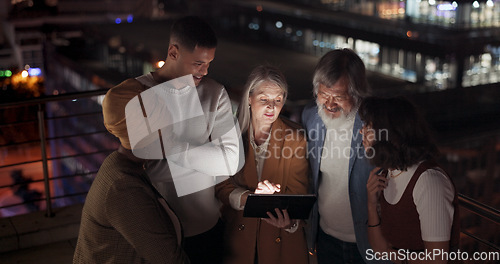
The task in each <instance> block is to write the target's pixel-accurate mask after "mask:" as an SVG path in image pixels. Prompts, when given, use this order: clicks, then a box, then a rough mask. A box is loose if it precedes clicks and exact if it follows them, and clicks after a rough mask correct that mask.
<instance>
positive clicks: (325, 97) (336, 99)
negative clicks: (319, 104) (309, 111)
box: [318, 91, 349, 103]
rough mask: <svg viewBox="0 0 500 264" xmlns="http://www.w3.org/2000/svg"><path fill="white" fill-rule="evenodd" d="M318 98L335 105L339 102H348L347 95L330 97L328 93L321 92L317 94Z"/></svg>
mask: <svg viewBox="0 0 500 264" xmlns="http://www.w3.org/2000/svg"><path fill="white" fill-rule="evenodd" d="M318 97H320V98H321V99H323V100H325V101H334V102H336V103H341V102H344V101H347V100H349V96H347V95H332V94H328V93H326V92H323V91H319V92H318Z"/></svg>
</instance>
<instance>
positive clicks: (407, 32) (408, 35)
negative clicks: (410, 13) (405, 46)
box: [406, 30, 412, 38]
mask: <svg viewBox="0 0 500 264" xmlns="http://www.w3.org/2000/svg"><path fill="white" fill-rule="evenodd" d="M406 36H407V37H409V38H411V36H412V33H411V31H410V30H408V31H406Z"/></svg>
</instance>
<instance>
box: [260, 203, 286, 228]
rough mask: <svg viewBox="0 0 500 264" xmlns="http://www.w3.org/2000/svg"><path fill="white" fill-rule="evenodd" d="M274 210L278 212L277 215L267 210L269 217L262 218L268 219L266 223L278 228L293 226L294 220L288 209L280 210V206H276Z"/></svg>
mask: <svg viewBox="0 0 500 264" xmlns="http://www.w3.org/2000/svg"><path fill="white" fill-rule="evenodd" d="M274 211H275V212H276V216H277V217H275V216H274V215H273V214H272V213H271V212H267V215H268V216H269V218H262V220H264V221H266V223H268V224H270V225H272V226H275V227H277V228H285V229H286V228H290V227H291V226H292V221H291V220H290V217H289V216H288V212H287V211H286V209H283V210H280V209H278V208H274Z"/></svg>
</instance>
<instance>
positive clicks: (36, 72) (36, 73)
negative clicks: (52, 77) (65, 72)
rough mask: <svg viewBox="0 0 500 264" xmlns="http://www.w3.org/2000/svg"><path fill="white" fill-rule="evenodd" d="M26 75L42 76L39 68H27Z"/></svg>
mask: <svg viewBox="0 0 500 264" xmlns="http://www.w3.org/2000/svg"><path fill="white" fill-rule="evenodd" d="M28 74H29V75H30V76H40V75H42V70H41V69H40V68H29V69H28Z"/></svg>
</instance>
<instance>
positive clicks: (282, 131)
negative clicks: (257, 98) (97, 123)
mask: <svg viewBox="0 0 500 264" xmlns="http://www.w3.org/2000/svg"><path fill="white" fill-rule="evenodd" d="M285 122H286V123H285ZM271 133H272V134H271V139H270V142H269V146H268V151H270V156H269V158H268V159H266V161H265V163H264V167H263V169H262V179H261V180H262V181H263V180H269V181H270V182H272V183H275V184H278V183H279V184H281V193H284V194H306V193H307V187H308V178H307V173H308V162H307V159H306V152H307V147H306V138H305V136H304V133H303V131H301V130H300V129H299V127H298V125H297V124H294V123H292V122H290V121H286V120H283V119H281V118H278V119H277V120H276V121H275V122H274V123H273V126H272V131H271ZM246 140H247V141H248V138H246ZM247 146H248V150H247V151H246V157H245V166H244V167H243V168H242V169H241V171H240V172H238V173H237V174H236V175H234V176H233V177H231V178H230V179H229V180H227V181H225V182H222V183H220V184H219V185H217V186H216V190H215V191H216V195H217V197H218V198H219V199H220V200H221V201H222V203H223V207H222V217H223V219H224V220H225V222H226V234H225V236H226V239H225V241H226V242H227V250H226V253H227V255H228V256H227V258H226V260H227V261H226V263H237V264H246V263H248V264H254V263H255V262H254V257H255V256H256V255H257V256H258V263H259V264H268V263H269V264H271V263H272V264H276V263H287V264H288V263H300V264H302V263H308V255H307V244H306V239H305V234H304V222H303V221H301V222H300V225H299V228H298V229H297V231H296V232H294V233H289V232H287V231H285V230H284V229H280V228H276V227H274V226H272V225H270V224H268V223H266V222H265V221H262V220H260V219H259V218H244V217H243V211H237V210H234V209H233V208H232V207H231V206H230V203H229V194H230V193H231V192H232V191H233V190H234V189H235V188H237V187H242V188H244V189H248V190H250V191H251V192H253V191H254V190H255V188H257V184H258V179H257V169H256V163H255V155H254V150H253V148H252V146H251V144H247ZM268 155H269V154H268ZM255 249H257V254H256V252H255Z"/></svg>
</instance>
